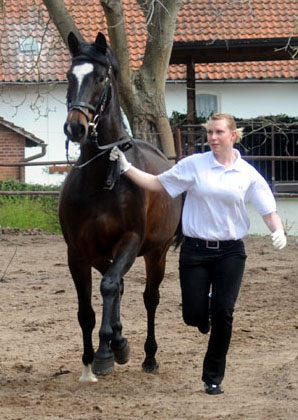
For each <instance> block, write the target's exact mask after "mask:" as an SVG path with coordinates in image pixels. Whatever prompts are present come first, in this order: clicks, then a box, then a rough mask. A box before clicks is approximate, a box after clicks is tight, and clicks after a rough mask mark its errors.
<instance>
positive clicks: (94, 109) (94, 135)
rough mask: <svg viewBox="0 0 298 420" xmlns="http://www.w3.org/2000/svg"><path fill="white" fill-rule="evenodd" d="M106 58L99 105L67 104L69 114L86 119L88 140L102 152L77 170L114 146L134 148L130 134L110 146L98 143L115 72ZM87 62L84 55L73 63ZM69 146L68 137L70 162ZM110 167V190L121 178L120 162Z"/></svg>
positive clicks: (87, 58)
mask: <svg viewBox="0 0 298 420" xmlns="http://www.w3.org/2000/svg"><path fill="white" fill-rule="evenodd" d="M105 58H106V60H107V63H108V72H107V75H106V78H105V84H104V88H103V90H102V92H101V95H100V98H99V101H98V103H97V105H96V106H93V105H91V104H88V103H87V102H83V101H77V102H67V110H68V112H70V111H71V110H77V111H79V112H81V113H82V114H83V115H84V116H85V117H86V119H87V122H88V138H90V139H91V141H92V142H94V143H95V144H96V147H97V149H99V150H100V152H99V153H98V154H96V155H95V156H93V157H92V158H91V159H89V160H88V161H86V162H84V163H82V164H81V165H75V166H74V167H75V168H77V169H81V168H83V167H85V166H86V165H88V164H89V163H91V162H93V161H94V160H95V159H97V158H98V157H100V156H101V155H103V154H104V153H106V152H108V151H109V150H111V149H112V148H113V147H114V146H118V147H120V148H121V149H122V150H123V151H124V150H127V149H129V148H130V147H131V146H132V141H133V139H132V138H131V137H130V136H129V135H128V134H127V135H126V136H123V137H120V139H118V140H117V141H115V142H113V143H109V144H106V145H102V146H100V145H99V143H98V132H97V126H98V124H99V122H100V119H101V117H102V114H103V112H104V111H105V108H106V105H107V101H108V94H109V91H110V89H111V76H112V71H113V69H112V65H111V63H110V61H109V58H108V57H107V55H106V56H105ZM86 60H90V58H89V57H88V56H84V55H83V56H79V57H75V58H74V60H73V62H76V61H86ZM91 61H98V60H96V59H94V58H93V57H92V59H91ZM99 62H100V63H101V64H103V63H102V62H101V61H99ZM85 109H88V110H89V111H91V113H92V114H93V118H90V117H89V115H88V113H87V112H86V111H85ZM89 129H90V130H89ZM68 146H69V137H68V135H67V139H66V142H65V148H66V155H67V160H68ZM110 166H111V168H112V171H111V170H110V171H109V172H110V175H108V179H107V186H106V188H108V189H112V188H113V186H114V184H115V182H116V180H117V177H119V174H120V170H119V163H118V162H116V165H111V164H110ZM117 168H118V169H117ZM116 172H119V174H117V173H116Z"/></svg>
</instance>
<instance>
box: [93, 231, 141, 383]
mask: <svg viewBox="0 0 298 420" xmlns="http://www.w3.org/2000/svg"><path fill="white" fill-rule="evenodd" d="M138 248H139V238H138V236H137V235H135V234H127V235H125V237H123V238H122V240H121V242H119V243H118V244H117V253H116V255H115V258H114V260H113V262H112V264H111V266H110V267H109V268H108V270H107V271H106V273H105V274H104V276H103V278H102V281H101V285H100V291H101V294H102V297H103V309H102V322H101V327H100V330H99V347H98V350H97V351H96V353H95V357H94V360H93V364H92V370H93V372H94V373H95V374H96V375H107V374H109V373H111V372H112V371H113V369H114V361H115V360H116V362H118V363H126V361H127V360H128V358H129V347H128V344H127V340H126V339H125V338H124V337H122V325H121V322H120V298H121V288H122V287H121V284H122V277H123V276H124V274H125V273H127V271H128V270H129V269H130V267H131V266H132V264H133V262H134V261H135V259H136V256H137V252H138Z"/></svg>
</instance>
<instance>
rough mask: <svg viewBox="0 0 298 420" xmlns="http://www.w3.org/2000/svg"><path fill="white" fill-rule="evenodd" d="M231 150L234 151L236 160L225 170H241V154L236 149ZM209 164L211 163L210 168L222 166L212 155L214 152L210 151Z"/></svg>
mask: <svg viewBox="0 0 298 420" xmlns="http://www.w3.org/2000/svg"><path fill="white" fill-rule="evenodd" d="M233 151H234V152H235V153H236V156H237V157H236V160H235V162H234V163H233V165H232V166H230V167H229V168H228V169H226V170H227V171H237V172H240V170H241V159H242V158H241V155H240V152H239V150H238V149H233ZM210 153H211V154H210V164H211V168H218V167H222V168H223V165H222V164H221V163H219V162H218V161H217V160H216V159H215V156H214V153H213V152H212V151H211V152H210Z"/></svg>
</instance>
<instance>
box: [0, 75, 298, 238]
mask: <svg viewBox="0 0 298 420" xmlns="http://www.w3.org/2000/svg"><path fill="white" fill-rule="evenodd" d="M196 89H197V92H202V93H216V94H219V97H220V109H219V110H220V111H224V112H229V113H231V114H233V115H235V116H236V117H242V118H249V117H257V116H260V115H270V114H271V115H277V114H286V115H289V116H298V84H297V83H289V84H288V83H280V84H277V83H275V84H259V83H258V84H256V83H249V84H245V83H244V84H243V83H231V84H228V83H213V84H205V83H204V84H199V83H198V84H197V87H196ZM65 96H66V85H65V84H61V85H56V86H40V87H39V88H37V87H36V86H34V85H29V86H27V87H23V86H21V85H19V86H7V87H5V86H2V87H0V116H1V117H3V118H4V119H6V120H8V121H10V122H12V123H14V124H15V125H17V126H19V127H22V128H24V129H25V130H27V131H29V132H30V133H32V134H34V135H35V136H36V137H38V138H40V139H42V140H44V141H45V142H46V143H47V144H48V147H47V153H46V156H45V157H44V158H43V159H42V160H44V161H50V160H65V135H64V132H63V125H64V122H65V118H66V105H65ZM166 101H167V111H168V115H169V116H170V115H171V114H172V112H173V111H179V112H181V113H186V91H185V84H182V83H181V84H178V83H177V84H174V83H171V84H168V85H167V87H166ZM39 152H40V148H27V149H26V156H29V155H34V154H36V153H39ZM77 156H78V148H77V147H76V146H74V145H72V144H70V158H75V157H77ZM25 171H26V182H29V183H41V184H60V183H61V182H62V181H63V179H64V175H49V174H48V173H47V171H46V168H45V167H39V166H37V167H27V168H26V170H25ZM248 209H249V213H250V217H251V229H250V233H255V234H262V235H264V234H268V229H267V228H266V226H265V225H264V223H263V221H262V218H261V217H260V216H259V215H258V214H257V213H256V212H255V211H254V210H253V209H252V208H251V207H249V208H248ZM278 210H279V213H280V215H281V217H282V219H283V221H284V223H286V225H287V227H288V228H289V233H290V234H292V235H298V212H297V200H291V199H288V200H287V199H278Z"/></svg>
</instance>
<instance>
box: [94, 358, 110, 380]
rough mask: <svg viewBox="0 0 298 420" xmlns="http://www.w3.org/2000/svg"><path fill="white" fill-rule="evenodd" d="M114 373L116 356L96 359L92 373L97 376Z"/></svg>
mask: <svg viewBox="0 0 298 420" xmlns="http://www.w3.org/2000/svg"><path fill="white" fill-rule="evenodd" d="M113 371H114V355H113V356H110V357H107V358H105V359H102V358H99V357H96V356H95V357H94V360H93V362H92V372H93V373H94V375H97V376H106V375H110V374H111V373H112V372H113Z"/></svg>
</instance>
